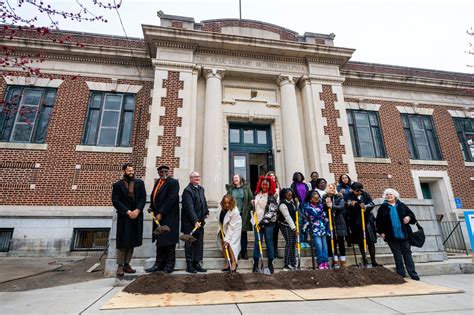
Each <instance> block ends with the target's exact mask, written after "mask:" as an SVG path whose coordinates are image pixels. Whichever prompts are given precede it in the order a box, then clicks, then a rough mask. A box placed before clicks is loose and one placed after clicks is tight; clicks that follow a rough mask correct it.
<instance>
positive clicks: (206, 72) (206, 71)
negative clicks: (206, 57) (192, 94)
mask: <svg viewBox="0 0 474 315" xmlns="http://www.w3.org/2000/svg"><path fill="white" fill-rule="evenodd" d="M202 75H203V76H204V77H205V78H206V80H207V79H209V78H210V77H217V78H218V79H219V80H222V79H223V78H224V75H225V70H220V69H215V68H212V69H211V68H203V69H202Z"/></svg>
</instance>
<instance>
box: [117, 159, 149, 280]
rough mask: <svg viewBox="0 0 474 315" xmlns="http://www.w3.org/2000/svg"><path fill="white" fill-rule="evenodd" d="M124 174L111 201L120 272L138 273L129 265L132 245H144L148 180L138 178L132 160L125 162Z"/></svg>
mask: <svg viewBox="0 0 474 315" xmlns="http://www.w3.org/2000/svg"><path fill="white" fill-rule="evenodd" d="M122 171H123V178H122V179H121V180H119V181H118V182H116V183H115V184H114V185H113V189H112V203H113V205H114V207H115V209H116V210H117V234H116V243H117V264H118V268H117V276H118V277H122V276H123V275H124V273H135V272H136V270H134V269H132V267H131V266H130V260H131V259H132V255H133V249H134V248H135V247H138V246H141V245H142V237H143V208H144V207H145V201H146V191H145V184H144V183H143V181H142V180H140V179H135V170H134V169H133V165H132V164H130V163H127V164H124V165H123V166H122Z"/></svg>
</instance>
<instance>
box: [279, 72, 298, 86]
mask: <svg viewBox="0 0 474 315" xmlns="http://www.w3.org/2000/svg"><path fill="white" fill-rule="evenodd" d="M276 82H277V84H278V85H279V86H283V85H286V84H292V85H295V83H296V78H295V77H294V76H292V75H286V74H280V75H279V76H278V78H277V80H276Z"/></svg>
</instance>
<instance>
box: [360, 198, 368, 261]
mask: <svg viewBox="0 0 474 315" xmlns="http://www.w3.org/2000/svg"><path fill="white" fill-rule="evenodd" d="M364 210H365V209H364V207H360V212H361V213H360V215H361V220H362V236H363V237H364V254H365V253H366V251H367V235H366V234H365V215H364Z"/></svg>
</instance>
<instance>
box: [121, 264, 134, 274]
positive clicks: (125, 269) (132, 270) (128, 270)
mask: <svg viewBox="0 0 474 315" xmlns="http://www.w3.org/2000/svg"><path fill="white" fill-rule="evenodd" d="M123 272H125V273H135V272H137V271H136V270H135V269H133V268H132V267H131V266H130V265H129V264H125V266H123Z"/></svg>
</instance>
